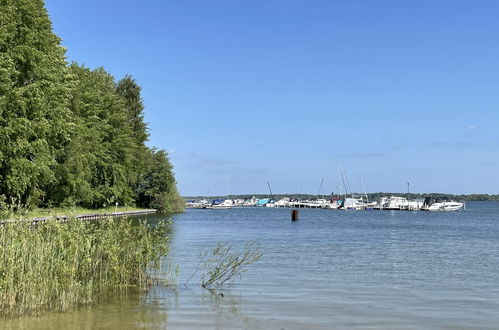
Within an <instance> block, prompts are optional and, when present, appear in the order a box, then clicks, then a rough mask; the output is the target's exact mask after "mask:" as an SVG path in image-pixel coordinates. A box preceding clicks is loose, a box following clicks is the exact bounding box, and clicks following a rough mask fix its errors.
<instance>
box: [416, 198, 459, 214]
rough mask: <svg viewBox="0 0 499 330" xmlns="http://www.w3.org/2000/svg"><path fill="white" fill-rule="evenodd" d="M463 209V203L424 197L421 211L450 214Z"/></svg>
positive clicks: (448, 199)
mask: <svg viewBox="0 0 499 330" xmlns="http://www.w3.org/2000/svg"><path fill="white" fill-rule="evenodd" d="M463 209H464V202H457V201H454V200H452V199H450V198H447V197H425V199H424V202H423V206H422V207H421V210H422V211H432V212H451V211H460V210H463Z"/></svg>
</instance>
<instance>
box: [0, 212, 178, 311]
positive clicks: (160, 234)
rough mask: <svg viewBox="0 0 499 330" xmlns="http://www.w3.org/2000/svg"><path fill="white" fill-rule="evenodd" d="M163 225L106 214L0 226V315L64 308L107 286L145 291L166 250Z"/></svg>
mask: <svg viewBox="0 0 499 330" xmlns="http://www.w3.org/2000/svg"><path fill="white" fill-rule="evenodd" d="M168 228H169V226H168V224H166V223H160V224H158V225H156V226H150V225H148V224H146V223H140V224H139V225H137V224H133V223H132V221H131V220H130V219H111V218H109V219H104V220H99V221H93V222H88V221H78V220H70V221H68V222H67V223H61V222H57V221H55V220H49V221H46V222H43V223H41V224H38V225H37V226H36V227H34V226H32V225H31V224H30V223H28V222H25V221H16V222H9V223H4V224H2V225H1V226H0V316H3V317H12V316H19V315H23V314H33V313H37V312H40V311H43V310H58V311H64V310H67V309H69V308H72V307H75V306H77V305H80V304H87V303H90V302H92V301H93V300H94V299H95V298H96V297H98V296H99V295H100V294H102V293H104V292H106V291H108V290H112V289H128V288H138V289H147V288H148V287H149V286H150V285H151V284H154V283H156V282H157V281H158V278H157V277H153V275H151V274H154V271H158V270H160V267H161V265H160V261H161V258H162V257H163V256H165V255H166V254H167V252H168V236H167V234H168ZM156 274H157V273H156ZM154 276H156V275H154Z"/></svg>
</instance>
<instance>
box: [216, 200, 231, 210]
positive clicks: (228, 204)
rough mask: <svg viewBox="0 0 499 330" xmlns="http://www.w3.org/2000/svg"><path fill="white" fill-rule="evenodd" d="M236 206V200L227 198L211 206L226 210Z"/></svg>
mask: <svg viewBox="0 0 499 330" xmlns="http://www.w3.org/2000/svg"><path fill="white" fill-rule="evenodd" d="M233 206H234V201H233V200H232V199H226V200H224V201H223V202H222V203H219V204H213V205H212V206H211V207H210V208H211V209H213V210H226V209H231V208H232V207H233Z"/></svg>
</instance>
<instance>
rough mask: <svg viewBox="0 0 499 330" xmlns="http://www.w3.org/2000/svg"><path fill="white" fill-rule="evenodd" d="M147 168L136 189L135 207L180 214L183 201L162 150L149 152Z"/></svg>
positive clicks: (170, 166)
mask: <svg viewBox="0 0 499 330" xmlns="http://www.w3.org/2000/svg"><path fill="white" fill-rule="evenodd" d="M147 156H148V157H147V166H146V170H145V172H144V174H143V175H142V178H141V181H140V183H139V185H138V188H137V205H138V206H141V207H150V208H155V209H157V210H159V211H160V212H180V211H182V210H183V207H184V201H183V199H182V198H181V197H180V195H179V193H178V191H177V186H176V182H175V177H174V175H173V171H172V169H173V168H172V165H171V164H170V161H169V159H168V155H167V153H166V151H164V150H155V149H152V150H149V152H148V155H147Z"/></svg>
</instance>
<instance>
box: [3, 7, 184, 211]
mask: <svg viewBox="0 0 499 330" xmlns="http://www.w3.org/2000/svg"><path fill="white" fill-rule="evenodd" d="M0 8H1V11H0V141H1V142H2V143H1V144H0V196H2V200H4V201H6V203H8V204H10V205H11V206H12V205H14V206H16V205H17V207H21V206H22V207H26V206H28V207H29V206H47V205H64V206H67V205H80V206H84V207H92V208H97V207H103V206H108V205H112V204H114V203H119V204H120V205H133V204H138V205H140V206H142V207H156V208H158V209H161V210H170V211H176V210H177V208H176V207H174V206H173V204H174V203H175V200H176V199H177V198H178V193H177V190H176V186H175V184H176V183H175V179H174V177H173V174H172V167H171V164H170V162H169V160H168V157H167V155H166V153H165V152H164V151H156V150H151V149H149V148H148V147H147V146H146V145H145V142H146V141H147V139H148V133H147V125H146V123H145V122H144V116H143V111H144V105H143V102H142V98H141V88H140V86H139V85H138V84H137V83H136V81H135V80H134V79H133V78H132V77H131V76H129V75H127V76H125V77H124V78H123V79H122V80H120V81H118V82H116V80H115V78H114V77H113V76H112V75H110V74H109V73H107V72H106V71H105V70H104V69H103V68H98V69H96V70H91V69H89V68H86V67H83V66H80V65H78V64H76V63H72V64H71V65H68V64H67V62H66V60H65V50H64V48H63V47H62V46H61V45H60V39H59V38H58V37H57V36H56V35H55V34H54V33H53V32H52V27H51V22H50V19H49V17H48V14H47V11H46V9H45V7H44V3H43V1H42V0H0ZM155 184H157V186H155ZM169 203H173V204H169Z"/></svg>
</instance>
